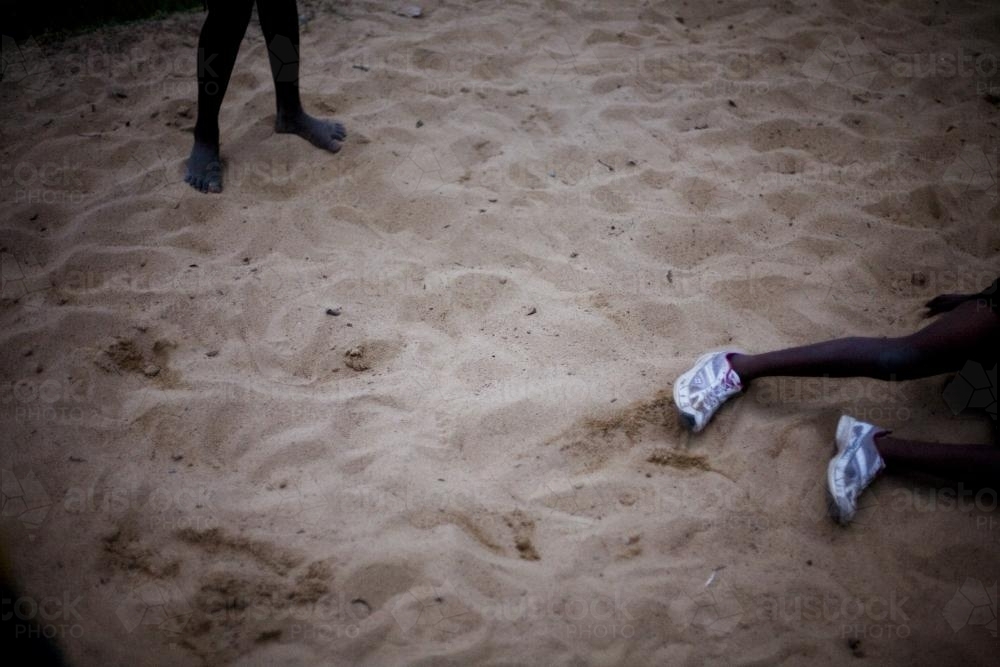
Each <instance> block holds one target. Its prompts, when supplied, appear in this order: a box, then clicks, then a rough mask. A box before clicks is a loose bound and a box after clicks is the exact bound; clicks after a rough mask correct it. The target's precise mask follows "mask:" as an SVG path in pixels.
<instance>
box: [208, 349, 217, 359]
mask: <svg viewBox="0 0 1000 667" xmlns="http://www.w3.org/2000/svg"><path fill="white" fill-rule="evenodd" d="M205 356H206V357H209V358H212V357H217V356H219V351H218V350H209V351H208V352H206V353H205Z"/></svg>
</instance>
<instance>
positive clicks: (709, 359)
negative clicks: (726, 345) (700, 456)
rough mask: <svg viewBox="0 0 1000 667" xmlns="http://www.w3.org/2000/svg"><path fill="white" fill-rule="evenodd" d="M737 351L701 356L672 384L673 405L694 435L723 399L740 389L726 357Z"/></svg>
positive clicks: (723, 351) (736, 376)
mask: <svg viewBox="0 0 1000 667" xmlns="http://www.w3.org/2000/svg"><path fill="white" fill-rule="evenodd" d="M734 353H737V350H722V351H719V352H709V353H708V354H705V355H702V356H701V358H699V359H698V361H696V362H694V366H692V367H691V370H689V371H688V372H687V373H684V374H683V375H681V376H680V377H679V378H677V381H676V382H674V403H675V404H676V405H677V410H678V411H680V413H681V419H682V420H683V421H684V423H685V424H687V426H688V428H690V429H691V430H692V431H694V432H695V433H697V432H698V431H700V430H702V429H703V428H705V425H706V424H708V421H709V420H710V419H711V418H712V415H714V414H715V411H716V410H718V409H719V406H720V405H722V404H723V403H725V402H726V400H727V399H728V398H729V397H730V396H733V395H735V394H738V393H740V391H742V390H743V384H742V383H741V382H740V376H739V375H737V374H736V371H734V370H733V367H732V366H731V365H730V364H729V359H728V358H727V357H728V355H730V354H734Z"/></svg>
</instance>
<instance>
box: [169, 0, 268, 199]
mask: <svg viewBox="0 0 1000 667" xmlns="http://www.w3.org/2000/svg"><path fill="white" fill-rule="evenodd" d="M252 11H253V0H225V1H222V0H215V1H214V2H209V8H208V16H207V17H206V18H205V24H204V25H203V26H202V28H201V36H200V37H199V38H198V120H197V121H196V122H195V126H194V147H193V148H192V149H191V156H190V157H189V158H188V163H187V174H186V175H185V176H184V180H185V181H187V182H188V183H190V184H191V186H192V187H193V188H195V189H197V190H201V191H202V192H222V162H221V159H220V157H219V109H221V108H222V99H223V97H225V95H226V89H227V88H228V87H229V78H230V76H232V73H233V66H234V65H235V64H236V55H237V54H238V53H239V51H240V42H242V41H243V35H244V34H245V33H246V30H247V25H249V24H250V14H251V12H252Z"/></svg>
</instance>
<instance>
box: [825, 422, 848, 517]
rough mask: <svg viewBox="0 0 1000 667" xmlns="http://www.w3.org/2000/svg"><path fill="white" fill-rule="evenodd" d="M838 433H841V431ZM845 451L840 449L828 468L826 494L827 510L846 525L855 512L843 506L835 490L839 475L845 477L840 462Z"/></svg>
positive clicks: (837, 485)
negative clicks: (827, 500)
mask: <svg viewBox="0 0 1000 667" xmlns="http://www.w3.org/2000/svg"><path fill="white" fill-rule="evenodd" d="M837 435H840V434H839V432H838V434H837ZM838 449H839V443H838ZM843 453H844V452H843V450H840V451H838V453H837V455H836V456H834V457H833V458H832V459H831V460H830V465H828V466H827V468H826V495H827V498H828V499H829V503H828V505H827V510H828V512H829V514H830V517H831V518H832V519H833V520H834V521H836V522H837V523H839V524H840V525H841V526H846V525H848V524H849V523H851V519H853V518H854V512H852V511H851V509H850V508H849V507H843V506H841V504H840V500H839V497H838V495H837V493H836V491H835V489H837V488H839V486H840V485H839V484H838V483H837V479H838V477H839V478H840V479H844V473H843V469H842V467H841V466H840V465H839V464H840V462H841V461H842V460H844V456H843ZM838 473H839V475H838ZM841 497H842V496H841Z"/></svg>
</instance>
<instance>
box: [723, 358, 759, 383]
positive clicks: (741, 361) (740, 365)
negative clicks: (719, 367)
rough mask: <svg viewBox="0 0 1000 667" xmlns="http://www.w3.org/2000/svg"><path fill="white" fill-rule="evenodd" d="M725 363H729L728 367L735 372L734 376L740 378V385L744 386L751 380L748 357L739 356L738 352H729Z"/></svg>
mask: <svg viewBox="0 0 1000 667" xmlns="http://www.w3.org/2000/svg"><path fill="white" fill-rule="evenodd" d="M726 361H728V362H729V367H730V368H732V369H733V371H735V372H736V375H737V376H738V377H739V378H740V384H742V385H743V386H746V385H747V384H749V383H750V381H751V380H752V379H753V375H752V373H751V370H752V368H751V366H750V365H749V364H748V363H747V361H748V356H747V355H745V354H740V353H739V352H730V353H729V354H727V355H726Z"/></svg>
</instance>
